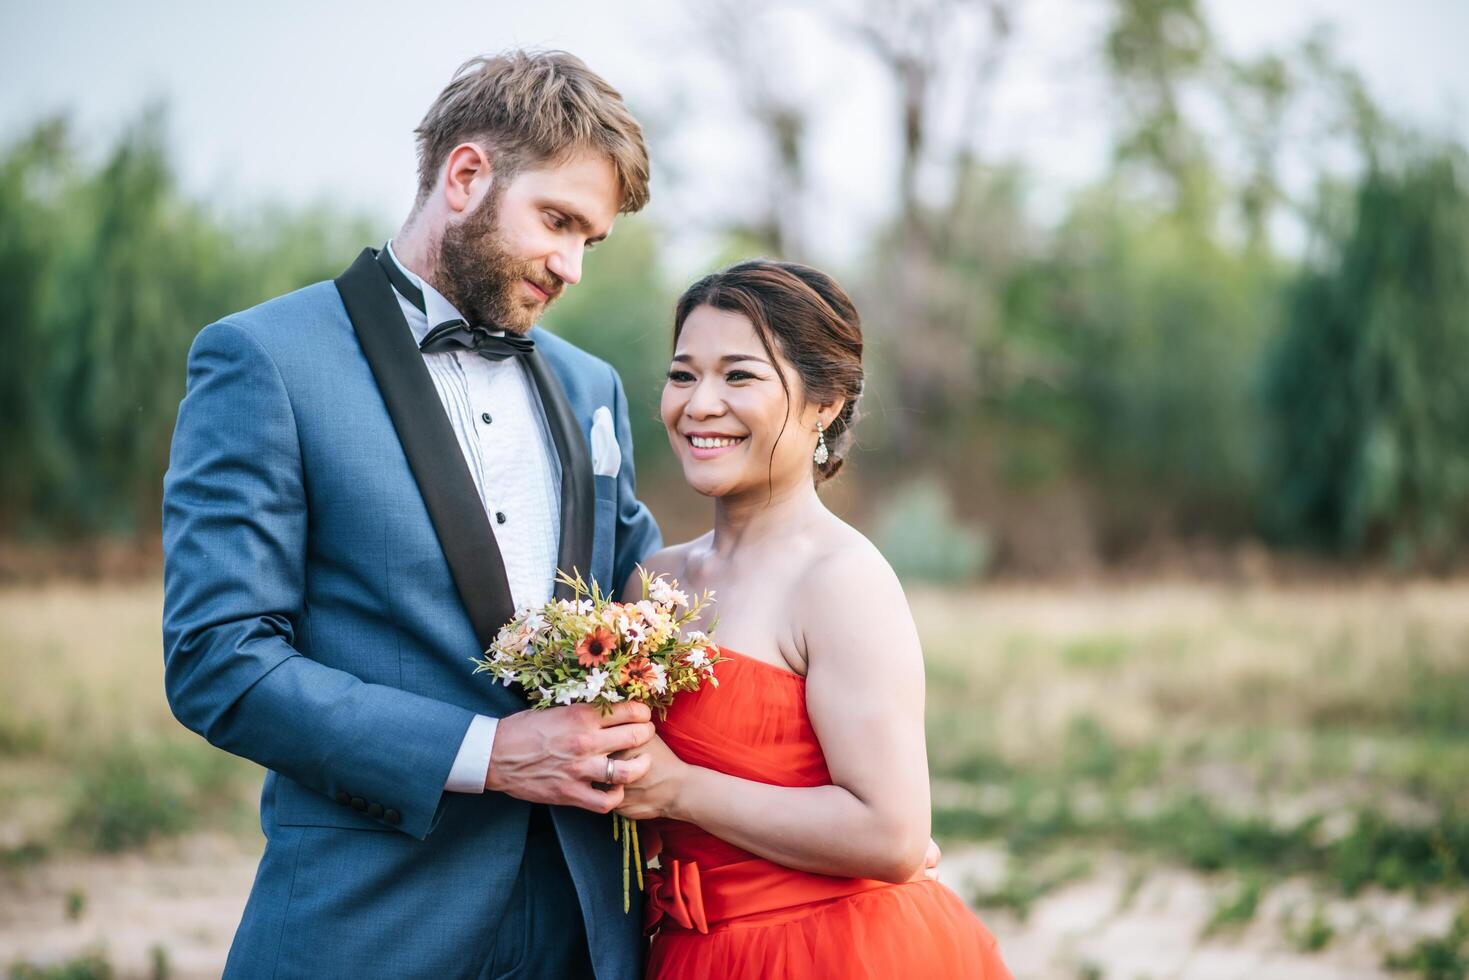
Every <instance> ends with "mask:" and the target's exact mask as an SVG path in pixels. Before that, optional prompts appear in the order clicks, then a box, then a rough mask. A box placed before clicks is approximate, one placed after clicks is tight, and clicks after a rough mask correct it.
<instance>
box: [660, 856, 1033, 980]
mask: <svg viewBox="0 0 1469 980" xmlns="http://www.w3.org/2000/svg"><path fill="white" fill-rule="evenodd" d="M662 925H663V926H664V927H663V928H661V929H660V931H659V932H658V934H657V935H656V936H655V937H654V939H653V945H652V949H651V951H650V953H649V960H648V977H649V978H650V980H695V978H697V980H778V978H796V980H892V978H912V980H945V978H954V980H959V978H965V980H1011V978H1010V971H1009V970H1008V969H1006V968H1005V964H1004V961H1003V960H1001V959H1000V954H999V950H998V949H997V948H996V945H995V939H994V937H993V936H991V935H990V932H989V930H988V929H986V928H985V927H984V924H983V923H981V922H980V921H979V919H978V918H976V917H975V915H974V913H973V912H971V911H969V909H968V908H966V907H965V906H964V903H963V902H962V901H961V900H960V899H959V896H957V895H955V894H954V893H953V892H952V891H950V890H949V889H948V888H946V887H944V886H943V885H941V884H939V883H938V882H936V881H931V880H929V879H926V878H925V879H922V880H919V881H910V882H907V883H906V884H901V885H893V886H891V887H888V888H877V889H874V890H871V891H864V892H861V893H859V894H856V895H848V896H845V897H842V898H835V899H831V900H829V901H824V902H816V903H812V904H808V905H800V906H796V907H794V908H786V909H779V910H776V911H773V912H765V913H760V914H756V915H747V916H741V917H738V918H733V919H726V920H724V921H722V922H717V923H714V924H712V925H711V926H710V927H709V932H708V933H707V934H706V933H701V932H698V931H696V930H693V929H684V928H680V927H678V926H677V925H676V924H672V923H670V922H669V921H668V920H667V919H665V920H664V921H663V923H662Z"/></svg>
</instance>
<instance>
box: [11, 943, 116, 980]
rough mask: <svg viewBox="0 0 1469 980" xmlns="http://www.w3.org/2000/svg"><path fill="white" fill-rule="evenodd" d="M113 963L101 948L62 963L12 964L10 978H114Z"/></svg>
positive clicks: (91, 979)
mask: <svg viewBox="0 0 1469 980" xmlns="http://www.w3.org/2000/svg"><path fill="white" fill-rule="evenodd" d="M113 976H115V974H114V973H113V972H112V964H111V963H109V962H108V960H107V957H106V955H104V954H103V953H102V951H101V950H97V951H94V952H89V953H83V954H81V955H80V956H76V957H73V958H72V959H69V960H65V961H63V962H61V963H52V964H45V965H42V964H37V963H27V962H24V961H21V962H16V963H12V964H11V965H10V980H112V977H113Z"/></svg>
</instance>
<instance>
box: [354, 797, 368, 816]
mask: <svg viewBox="0 0 1469 980" xmlns="http://www.w3.org/2000/svg"><path fill="white" fill-rule="evenodd" d="M352 809H354V810H356V811H357V812H358V813H361V812H362V811H363V810H366V809H367V801H366V800H364V799H363V798H362V797H360V796H354V797H352Z"/></svg>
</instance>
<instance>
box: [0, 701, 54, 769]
mask: <svg viewBox="0 0 1469 980" xmlns="http://www.w3.org/2000/svg"><path fill="white" fill-rule="evenodd" d="M45 744H46V730H45V728H44V726H42V725H41V723H40V722H39V721H36V720H35V719H33V718H31V719H26V718H17V717H16V716H15V713H14V708H13V707H11V706H10V705H9V704H8V703H7V702H5V701H0V756H15V757H21V756H30V755H35V754H36V753H38V752H40V751H41V749H42V747H43V746H44V745H45Z"/></svg>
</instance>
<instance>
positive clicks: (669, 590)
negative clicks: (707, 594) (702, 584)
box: [648, 578, 689, 606]
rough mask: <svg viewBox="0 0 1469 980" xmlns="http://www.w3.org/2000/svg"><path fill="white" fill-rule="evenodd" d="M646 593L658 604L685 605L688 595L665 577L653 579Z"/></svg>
mask: <svg viewBox="0 0 1469 980" xmlns="http://www.w3.org/2000/svg"><path fill="white" fill-rule="evenodd" d="M648 595H649V596H650V597H651V598H652V600H653V601H654V602H656V603H658V605H660V606H687V605H688V604H689V597H688V596H687V595H685V594H684V593H683V592H680V591H679V590H678V589H675V588H674V587H673V583H671V582H669V581H667V580H666V579H662V578H657V579H654V580H653V582H652V584H651V585H650V586H649V587H648Z"/></svg>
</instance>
